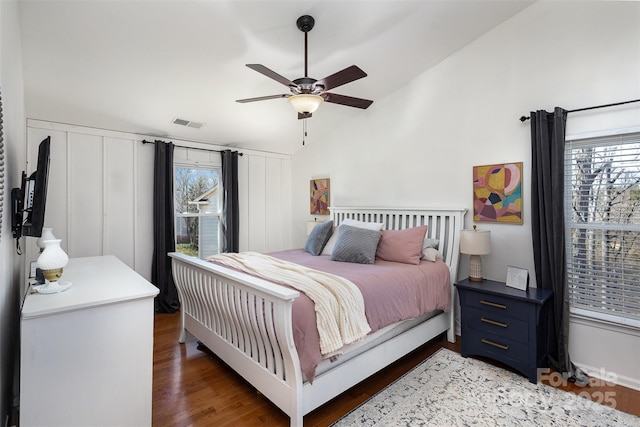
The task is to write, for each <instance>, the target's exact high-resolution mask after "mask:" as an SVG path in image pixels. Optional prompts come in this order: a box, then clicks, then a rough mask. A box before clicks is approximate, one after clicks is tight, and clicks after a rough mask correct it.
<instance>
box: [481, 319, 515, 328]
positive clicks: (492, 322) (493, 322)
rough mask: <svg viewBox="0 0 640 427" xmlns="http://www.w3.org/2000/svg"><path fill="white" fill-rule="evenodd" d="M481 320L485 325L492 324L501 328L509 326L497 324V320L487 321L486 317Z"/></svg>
mask: <svg viewBox="0 0 640 427" xmlns="http://www.w3.org/2000/svg"><path fill="white" fill-rule="evenodd" d="M480 320H481V321H483V322H484V323H490V324H492V325H496V326H500V327H502V328H506V327H507V326H509V325H508V324H506V323H502V322H496V321H495V320H491V319H487V318H484V317H483V318H482V319H480Z"/></svg>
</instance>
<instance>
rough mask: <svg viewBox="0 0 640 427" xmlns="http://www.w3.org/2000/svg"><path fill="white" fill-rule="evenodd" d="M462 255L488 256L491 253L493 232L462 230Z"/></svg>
mask: <svg viewBox="0 0 640 427" xmlns="http://www.w3.org/2000/svg"><path fill="white" fill-rule="evenodd" d="M460 253H463V254H468V255H487V254H490V253H491V231H488V230H483V231H480V230H477V229H476V228H475V226H474V229H473V230H462V231H461V233H460Z"/></svg>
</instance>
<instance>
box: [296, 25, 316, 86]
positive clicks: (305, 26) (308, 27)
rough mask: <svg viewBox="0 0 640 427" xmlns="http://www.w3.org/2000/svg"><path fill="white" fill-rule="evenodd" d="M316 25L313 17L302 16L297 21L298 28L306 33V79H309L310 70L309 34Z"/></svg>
mask: <svg viewBox="0 0 640 427" xmlns="http://www.w3.org/2000/svg"><path fill="white" fill-rule="evenodd" d="M315 23H316V20H315V19H313V16H310V15H302V16H301V17H300V18H298V20H297V21H296V25H297V26H298V29H299V30H300V31H302V32H303V33H304V76H305V77H309V68H308V63H309V62H308V61H309V56H308V53H307V52H308V49H307V47H308V44H307V33H308V32H309V31H311V30H312V29H313V26H314V25H315Z"/></svg>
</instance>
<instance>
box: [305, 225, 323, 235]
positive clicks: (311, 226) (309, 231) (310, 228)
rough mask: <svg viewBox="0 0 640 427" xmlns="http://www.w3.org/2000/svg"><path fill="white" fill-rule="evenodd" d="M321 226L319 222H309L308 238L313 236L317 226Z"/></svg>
mask: <svg viewBox="0 0 640 427" xmlns="http://www.w3.org/2000/svg"><path fill="white" fill-rule="evenodd" d="M318 224H320V223H319V222H317V221H307V236H308V235H310V234H311V232H312V231H313V229H314V228H315V226H316V225H318Z"/></svg>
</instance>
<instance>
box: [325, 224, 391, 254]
mask: <svg viewBox="0 0 640 427" xmlns="http://www.w3.org/2000/svg"><path fill="white" fill-rule="evenodd" d="M343 224H344V225H349V226H351V227H357V228H364V229H366V230H377V231H380V230H382V227H383V226H384V224H383V223H381V222H363V221H356V220H355V219H350V218H347V219H345V220H343V221H342V222H341V223H340V225H343ZM337 240H338V233H336V232H334V233H333V234H332V235H331V237H330V238H329V241H328V242H327V244H326V245H324V248H323V249H322V254H321V255H331V253H332V252H333V247H334V246H335V245H336V241H337Z"/></svg>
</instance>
